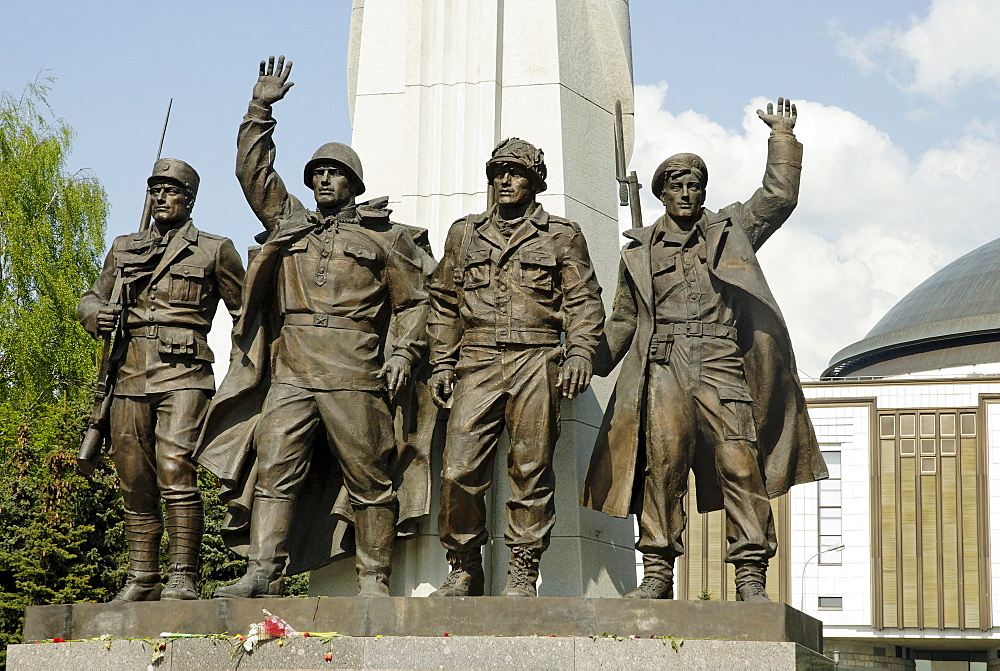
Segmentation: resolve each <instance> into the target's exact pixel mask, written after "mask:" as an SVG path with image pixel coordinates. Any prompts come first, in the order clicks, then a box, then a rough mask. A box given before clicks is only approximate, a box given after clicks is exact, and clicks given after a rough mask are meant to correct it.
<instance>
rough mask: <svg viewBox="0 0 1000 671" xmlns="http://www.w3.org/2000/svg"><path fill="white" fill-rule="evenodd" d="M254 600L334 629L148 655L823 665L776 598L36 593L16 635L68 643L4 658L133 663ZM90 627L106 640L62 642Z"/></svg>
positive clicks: (808, 625)
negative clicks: (91, 596) (185, 598)
mask: <svg viewBox="0 0 1000 671" xmlns="http://www.w3.org/2000/svg"><path fill="white" fill-rule="evenodd" d="M263 608H266V609H267V610H268V611H270V612H271V613H273V614H275V615H278V616H280V617H282V618H284V619H285V620H286V621H287V622H288V623H289V624H290V625H291V626H292V627H294V628H295V629H296V630H298V631H300V632H305V631H311V632H337V633H338V634H339V635H341V636H339V637H337V638H333V639H332V640H329V641H321V640H319V639H316V638H309V639H302V638H295V639H289V640H287V641H286V642H285V643H284V644H283V645H280V646H279V645H278V644H277V642H276V641H272V642H269V643H266V644H264V645H263V646H262V647H261V648H259V649H257V650H256V651H255V652H254V653H253V654H252V655H237V656H236V657H235V658H234V656H233V651H234V649H235V644H234V642H233V641H228V640H210V639H176V640H171V641H170V642H169V643H168V644H167V647H166V648H165V649H164V651H163V653H164V654H163V658H162V659H161V660H160V661H159V663H158V665H157V668H162V669H171V668H177V669H180V668H227V667H232V666H234V665H235V664H236V663H237V662H238V663H239V667H240V668H321V667H322V668H441V667H443V668H456V667H465V668H470V667H479V668H501V667H505V668H574V667H576V668H612V667H617V668H622V667H634V668H689V669H697V668H733V669H736V668H748V669H749V668H754V669H760V668H774V669H801V668H807V669H826V668H831V669H832V668H833V666H832V662H830V660H828V659H827V658H826V657H823V655H822V654H821V653H822V641H823V638H822V624H821V623H820V622H819V621H818V620H815V619H813V618H811V617H809V616H808V615H805V614H803V613H800V612H799V611H797V610H795V609H793V608H791V607H789V606H787V605H785V604H780V603H764V604H759V603H731V602H728V603H723V602H717V601H716V602H713V601H654V602H649V601H630V600H625V599H578V598H537V599H515V598H502V597H479V598H464V599H458V598H456V599H429V598H427V599H424V598H393V599H361V598H348V597H344V598H338V597H330V598H288V599H233V600H211V601H189V602H181V601H176V602H172V603H171V602H159V603H133V604H76V605H61V606H37V607H32V608H29V609H28V610H27V614H26V619H25V629H24V640H25V641H26V642H30V641H43V640H51V639H53V638H62V639H66V640H67V641H70V642H67V643H42V644H38V645H17V646H11V647H10V650H9V653H8V654H9V657H8V664H9V667H10V668H11V669H36V668H53V667H56V668H66V667H69V666H72V667H73V668H74V669H88V668H111V667H118V668H122V669H127V668H145V667H146V665H147V664H148V663H149V659H150V654H151V653H153V652H154V651H155V650H154V647H155V645H156V644H157V643H159V642H160V640H161V639H160V634H161V633H163V632H175V633H187V634H222V633H227V632H228V633H231V634H240V633H246V632H247V631H248V629H249V627H250V625H251V624H252V623H254V622H258V621H260V620H261V619H262V610H261V609H263ZM101 636H110V638H111V640H110V641H103V640H99V641H87V642H73V639H93V638H98V637H101ZM376 637H378V638H376ZM631 637H635V638H631ZM651 637H655V638H651ZM124 638H131V639H136V638H139V639H149V640H147V641H123V640H120V639H124ZM109 643H110V645H108V644H109ZM327 653H329V654H330V655H331V659H330V660H329V661H327V660H326V659H325V655H326V654H327Z"/></svg>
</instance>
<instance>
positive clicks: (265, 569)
mask: <svg viewBox="0 0 1000 671" xmlns="http://www.w3.org/2000/svg"><path fill="white" fill-rule="evenodd" d="M318 423H319V412H318V410H317V408H316V403H315V400H314V397H313V394H312V392H310V391H308V390H305V389H299V388H298V387H293V386H291V385H286V384H273V385H271V388H270V389H269V390H268V394H267V397H266V398H265V399H264V407H263V408H262V409H261V416H260V419H259V420H258V421H257V428H256V430H255V431H254V444H255V445H256V447H257V484H256V486H255V487H254V497H253V507H252V509H251V511H250V547H249V549H248V550H247V560H248V561H247V572H246V574H245V575H244V576H243V577H242V578H240V579H239V580H238V581H237V582H236V583H234V584H232V585H224V586H222V587H219V588H218V589H216V590H215V594H214V595H213V596H215V597H216V598H247V597H255V596H280V595H281V594H282V591H283V589H284V585H283V581H282V577H281V576H282V575H283V573H284V570H285V566H286V565H287V563H288V536H289V532H290V530H291V523H292V512H293V509H294V506H295V497H296V496H297V495H298V493H299V490H300V489H301V488H302V482H303V481H304V480H305V477H306V473H307V472H308V469H309V461H310V458H311V457H312V437H313V432H314V431H315V429H316V426H317V424H318Z"/></svg>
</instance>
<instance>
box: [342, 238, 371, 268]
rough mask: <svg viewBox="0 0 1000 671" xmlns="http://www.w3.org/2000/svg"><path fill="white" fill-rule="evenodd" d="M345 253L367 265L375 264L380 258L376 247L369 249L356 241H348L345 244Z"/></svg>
mask: <svg viewBox="0 0 1000 671" xmlns="http://www.w3.org/2000/svg"><path fill="white" fill-rule="evenodd" d="M344 255H345V256H350V257H351V258H354V259H357V260H358V261H360V262H361V263H362V264H365V265H374V264H375V261H376V260H377V259H378V253H377V252H376V251H375V250H374V249H369V248H368V247H365V246H364V245H359V244H358V243H356V242H348V243H347V244H345V245H344Z"/></svg>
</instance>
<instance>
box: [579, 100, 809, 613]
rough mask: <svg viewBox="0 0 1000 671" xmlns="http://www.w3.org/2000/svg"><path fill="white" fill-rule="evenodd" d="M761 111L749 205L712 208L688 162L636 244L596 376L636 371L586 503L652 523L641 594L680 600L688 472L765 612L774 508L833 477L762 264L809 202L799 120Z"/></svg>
mask: <svg viewBox="0 0 1000 671" xmlns="http://www.w3.org/2000/svg"><path fill="white" fill-rule="evenodd" d="M757 114H758V116H759V117H760V118H761V120H763V121H764V123H766V124H767V125H768V126H769V127H770V128H771V137H770V139H769V140H768V156H767V169H766V171H765V174H764V180H763V185H762V186H761V188H759V189H758V190H757V191H756V192H755V193H754V194H753V196H752V197H751V198H750V200H748V201H747V202H746V203H734V204H732V205H729V206H728V207H725V208H723V209H722V210H721V211H719V212H712V211H710V210H707V209H705V208H704V207H703V205H704V202H705V187H706V186H707V184H708V169H707V168H706V167H705V162H704V161H702V159H701V158H699V157H698V156H696V155H694V154H677V155H675V156H671V157H670V158H668V159H667V160H665V161H664V162H663V163H661V164H660V166H659V167H658V168H657V169H656V172H655V173H654V175H653V182H652V189H653V193H654V194H656V196H657V197H658V198H659V199H660V201H661V202H662V203H663V204H664V205H665V206H666V215H665V216H663V217H660V218H659V219H658V220H657V222H656V223H655V224H654V225H653V226H652V227H650V228H634V229H632V230H630V231H627V232H626V233H625V235H626V237H628V238H630V242H629V243H628V244H627V245H626V246H625V248H624V250H623V251H622V263H621V265H620V270H619V276H618V290H617V293H616V295H615V301H614V309H613V313H612V316H611V318H610V320H609V321H608V325H607V328H606V336H607V345H608V347H609V350H604V348H603V347H602V348H601V350H600V352H601V355H602V356H598V360H597V366H596V368H597V372H598V374H600V375H607V374H609V373H610V372H611V369H612V368H614V366H615V365H617V364H618V362H619V361H621V360H622V359H623V358H624V363H623V364H622V369H621V371H620V373H619V375H618V381H617V384H616V386H615V396H614V397H613V399H614V400H613V403H612V405H610V406H609V407H608V410H607V413H606V414H605V417H604V423H603V426H602V428H601V431H600V434H599V436H598V439H597V446H596V448H595V450H594V453H593V456H592V459H591V464H590V470H589V472H588V474H587V479H586V482H585V485H584V490H583V504H584V505H586V506H589V507H591V508H594V509H596V510H601V511H604V512H605V513H608V514H610V515H615V516H618V517H625V516H627V515H628V514H629V513H635V514H636V515H637V517H638V518H639V540H638V542H637V543H636V548H637V549H638V550H639V551H641V552H642V553H643V567H644V573H645V575H644V577H643V580H642V583H641V584H640V585H639V587H638V588H637V589H636V590H634V591H632V592H630V593H629V594H627V595H626V596H627V597H629V598H640V599H669V598H673V567H674V559H675V558H676V557H678V556H680V555H681V554H683V553H684V546H683V543H682V536H681V533H682V532H683V530H684V527H685V524H686V522H687V517H686V514H685V511H684V507H683V500H682V497H683V495H684V493H685V492H686V491H687V483H688V473H689V471H690V470H691V469H693V470H694V473H695V479H696V482H697V486H698V488H697V492H698V509H699V510H700V511H701V512H707V511H711V510H719V509H722V508H724V509H725V511H726V525H727V526H726V536H727V538H728V540H729V550H728V555H727V558H726V561H727V562H730V563H732V564H734V565H735V568H736V590H737V599H738V600H742V601H767V600H768V598H767V594H766V593H765V591H764V587H765V572H766V570H767V564H768V560H769V559H770V558H771V557H773V556H774V553H775V551H776V549H777V541H776V538H775V531H774V521H773V518H772V516H771V506H770V502H769V501H768V498H769V497H775V496H778V495H780V494H783V493H784V492H786V491H788V488H789V487H790V486H792V485H793V484H799V483H803V482H812V481H814V480H817V479H821V478H825V477H826V467H825V465H824V463H823V459H822V457H821V456H820V453H819V447H818V445H817V443H816V436H815V432H814V431H813V428H812V423H811V422H810V420H809V415H808V414H807V413H806V404H805V400H804V398H803V395H802V389H801V386H800V385H799V380H798V376H797V373H796V370H795V362H794V357H793V354H792V345H791V341H790V340H789V337H788V331H787V329H786V328H785V324H784V321H783V319H782V317H781V312H780V311H779V310H778V306H777V304H776V303H775V301H774V297H773V296H772V295H771V291H770V289H769V288H768V286H767V282H766V281H765V279H764V275H763V273H761V269H760V266H759V265H758V263H757V257H756V254H755V252H756V250H757V249H759V248H760V246H761V245H762V244H764V242H765V241H766V240H767V239H768V238H769V237H770V236H771V234H772V233H774V231H776V230H777V229H778V227H779V226H780V225H781V224H782V223H784V221H785V220H786V219H788V216H789V215H790V214H791V212H792V210H793V209H794V208H795V205H796V202H797V199H798V191H799V176H800V173H801V161H802V145H801V144H799V142H798V141H797V140H796V139H795V136H794V134H793V132H792V129H793V128H794V126H795V120H796V109H795V106H794V105H792V104H791V102H790V101H788V100H784V99H782V98H779V99H778V108H777V111H775V110H774V108H773V106H772V105H770V104H768V106H767V113H766V114H765V113H764V112H762V111H760V110H758V111H757ZM634 487H635V488H636V490H635V491H633V488H634Z"/></svg>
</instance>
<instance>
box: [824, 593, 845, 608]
mask: <svg viewBox="0 0 1000 671" xmlns="http://www.w3.org/2000/svg"><path fill="white" fill-rule="evenodd" d="M818 605H819V609H820V610H844V597H842V596H821V597H819V604H818Z"/></svg>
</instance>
